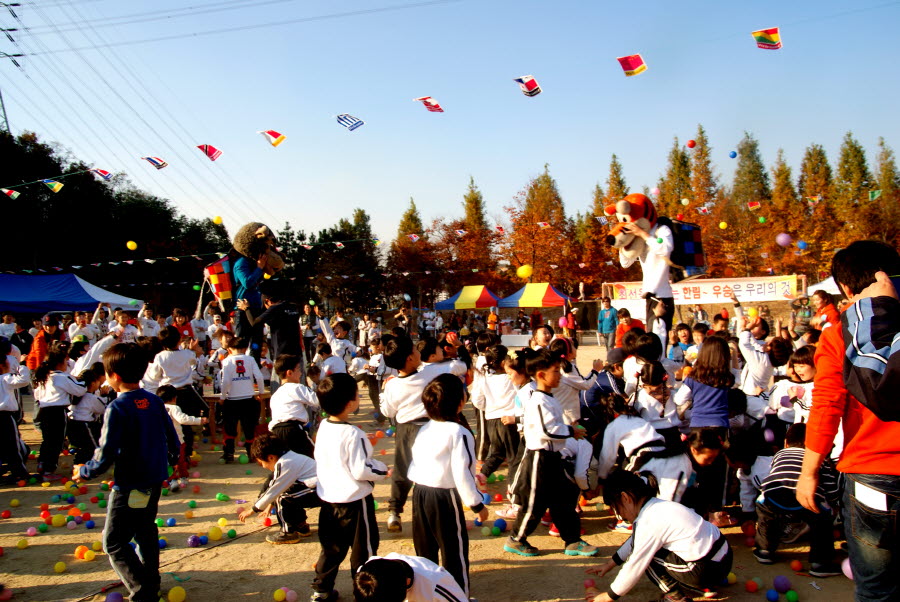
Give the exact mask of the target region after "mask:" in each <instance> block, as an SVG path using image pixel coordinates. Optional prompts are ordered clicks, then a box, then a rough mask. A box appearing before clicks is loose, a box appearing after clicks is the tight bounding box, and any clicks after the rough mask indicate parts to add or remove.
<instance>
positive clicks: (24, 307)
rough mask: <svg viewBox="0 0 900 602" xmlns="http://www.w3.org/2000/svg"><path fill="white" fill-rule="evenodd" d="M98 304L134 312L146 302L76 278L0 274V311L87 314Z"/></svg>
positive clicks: (72, 276)
mask: <svg viewBox="0 0 900 602" xmlns="http://www.w3.org/2000/svg"><path fill="white" fill-rule="evenodd" d="M98 303H109V304H110V305H112V306H113V307H121V308H122V309H127V308H128V307H129V306H130V307H131V308H133V309H135V310H137V309H140V308H141V306H142V305H143V302H142V301H141V300H139V299H132V298H130V297H123V296H122V295H117V294H115V293H111V292H109V291H107V290H105V289H102V288H100V287H99V286H94V285H93V284H91V283H90V282H87V281H85V280H82V279H81V278H79V277H78V276H76V275H75V274H54V275H48V276H19V275H12V274H0V309H2V310H4V311H18V312H22V313H33V314H42V313H47V312H50V311H75V310H81V311H88V310H93V309H96V308H97V304H98Z"/></svg>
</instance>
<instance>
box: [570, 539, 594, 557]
mask: <svg viewBox="0 0 900 602" xmlns="http://www.w3.org/2000/svg"><path fill="white" fill-rule="evenodd" d="M597 551H598V548H597V546H592V545H591V544H589V543H588V542H586V541H576V542H575V543H570V544H569V545H567V546H566V552H565V554H566V556H596V555H597Z"/></svg>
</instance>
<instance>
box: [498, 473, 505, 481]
mask: <svg viewBox="0 0 900 602" xmlns="http://www.w3.org/2000/svg"><path fill="white" fill-rule="evenodd" d="M505 479H506V477H505V476H503V475H502V474H498V475H497V480H498V481H500V482H501V483H502V482H503V481H504V480H505Z"/></svg>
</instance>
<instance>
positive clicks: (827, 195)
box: [797, 144, 832, 203]
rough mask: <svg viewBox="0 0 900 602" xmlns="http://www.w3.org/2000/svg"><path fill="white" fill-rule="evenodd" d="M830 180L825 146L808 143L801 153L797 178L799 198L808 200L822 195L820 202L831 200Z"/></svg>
mask: <svg viewBox="0 0 900 602" xmlns="http://www.w3.org/2000/svg"><path fill="white" fill-rule="evenodd" d="M831 180H832V175H831V165H829V163H828V156H827V155H826V153H825V148H824V147H822V145H821V144H810V145H809V146H808V147H807V148H806V152H805V153H803V162H802V163H801V164H800V177H799V179H798V180H797V192H798V193H799V194H800V200H801V201H805V202H809V199H815V198H816V197H822V199H823V200H822V201H820V203H821V202H831V200H832V199H831V196H832V194H831V192H832V191H831V186H832V181H831Z"/></svg>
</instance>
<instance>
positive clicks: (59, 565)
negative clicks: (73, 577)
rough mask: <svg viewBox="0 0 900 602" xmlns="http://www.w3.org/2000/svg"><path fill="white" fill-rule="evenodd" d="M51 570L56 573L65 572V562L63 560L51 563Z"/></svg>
mask: <svg viewBox="0 0 900 602" xmlns="http://www.w3.org/2000/svg"><path fill="white" fill-rule="evenodd" d="M53 570H54V571H56V572H57V573H65V572H66V563H65V562H62V561H60V562H57V563H56V564H54V565H53Z"/></svg>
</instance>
